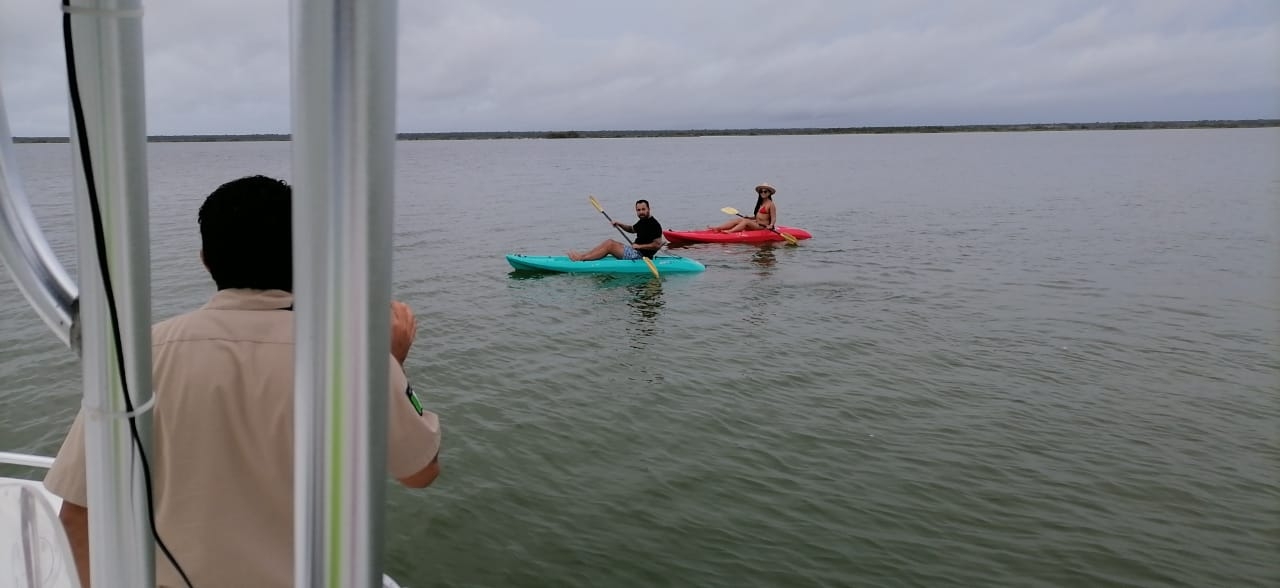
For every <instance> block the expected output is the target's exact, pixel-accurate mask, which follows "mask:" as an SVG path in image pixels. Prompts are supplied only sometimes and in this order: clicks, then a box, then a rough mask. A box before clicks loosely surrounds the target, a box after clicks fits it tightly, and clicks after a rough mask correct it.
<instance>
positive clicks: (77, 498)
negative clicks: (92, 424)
mask: <svg viewBox="0 0 1280 588" xmlns="http://www.w3.org/2000/svg"><path fill="white" fill-rule="evenodd" d="M84 468H85V464H84V410H81V411H80V412H79V413H78V414H76V420H75V422H73V423H71V430H70V431H68V432H67V437H66V439H63V440H62V448H61V449H59V450H58V456H57V457H55V458H54V460H53V467H52V468H49V473H48V474H45V477H44V487H45V488H48V489H49V492H52V493H53V494H55V495H57V496H58V497H60V498H62V499H63V500H65V501H67V502H70V503H72V504H75V505H77V506H83V507H88V506H89V490H88V485H87V483H86V482H85V473H84Z"/></svg>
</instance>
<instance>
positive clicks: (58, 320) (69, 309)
mask: <svg viewBox="0 0 1280 588" xmlns="http://www.w3.org/2000/svg"><path fill="white" fill-rule="evenodd" d="M17 164H18V162H17V157H16V155H15V154H14V148H13V137H12V135H10V133H9V119H8V116H7V115H6V111H5V108H4V93H3V92H0V258H3V259H4V265H5V267H6V268H8V269H9V274H10V275H12V276H13V281H14V282H16V283H17V285H18V289H19V290H22V294H23V296H26V298H27V301H28V302H29V303H31V306H33V307H35V309H36V312H37V313H39V315H40V318H41V319H43V320H44V322H45V324H47V325H49V328H50V329H52V330H53V332H54V334H56V335H57V336H58V339H59V340H61V341H62V343H63V344H64V345H66V346H68V347H70V348H72V349H75V350H77V351H79V348H80V329H79V308H78V306H79V304H78V301H79V291H78V290H77V288H76V285H75V282H73V281H72V279H71V277H70V276H69V275H68V274H67V271H66V270H65V269H64V268H63V267H62V264H61V263H59V262H58V259H57V258H56V257H54V255H53V250H51V249H50V248H49V242H48V241H47V240H45V238H44V232H43V231H41V230H40V225H39V224H38V223H37V222H36V217H35V215H34V214H32V212H31V203H30V201H28V200H27V194H26V192H25V191H24V190H23V188H22V182H21V179H20V177H19V176H18V165H17Z"/></svg>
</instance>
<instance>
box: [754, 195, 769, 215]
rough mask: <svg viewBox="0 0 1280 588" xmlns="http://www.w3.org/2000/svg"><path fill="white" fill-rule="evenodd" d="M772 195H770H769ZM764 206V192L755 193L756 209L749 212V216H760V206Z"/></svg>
mask: <svg viewBox="0 0 1280 588" xmlns="http://www.w3.org/2000/svg"><path fill="white" fill-rule="evenodd" d="M770 195H772V194H770ZM763 204H764V192H763V191H761V192H756V209H755V210H753V211H751V216H755V215H757V214H760V206H761V205H763Z"/></svg>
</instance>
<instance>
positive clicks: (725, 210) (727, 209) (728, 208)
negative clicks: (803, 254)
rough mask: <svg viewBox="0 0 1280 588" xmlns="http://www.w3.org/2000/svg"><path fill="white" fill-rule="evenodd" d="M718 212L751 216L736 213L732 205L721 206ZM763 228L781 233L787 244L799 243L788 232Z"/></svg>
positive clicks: (736, 210)
mask: <svg viewBox="0 0 1280 588" xmlns="http://www.w3.org/2000/svg"><path fill="white" fill-rule="evenodd" d="M720 212H723V213H725V214H732V215H736V216H741V217H742V218H751V217H749V216H743V215H742V214H740V213H738V209H736V208H734V207H732V206H726V207H724V208H721V209H720ZM765 229H766V230H769V231H773V232H775V233H777V234H779V235H782V238H783V239H786V240H787V243H789V244H791V245H799V244H800V240H799V239H796V238H795V237H793V236H791V235H788V234H786V233H783V232H782V231H779V230H778V229H770V228H769V227H765Z"/></svg>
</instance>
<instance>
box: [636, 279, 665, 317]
mask: <svg viewBox="0 0 1280 588" xmlns="http://www.w3.org/2000/svg"><path fill="white" fill-rule="evenodd" d="M627 290H628V291H629V292H631V300H630V301H628V302H627V304H628V305H629V306H631V308H633V309H635V311H636V314H637V315H638V316H639V317H640V318H641V319H643V320H645V321H649V320H653V319H654V318H657V316H658V311H659V310H661V309H662V305H663V302H662V282H660V281H658V280H646V281H645V282H643V283H638V284H631V285H629V286H627Z"/></svg>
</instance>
